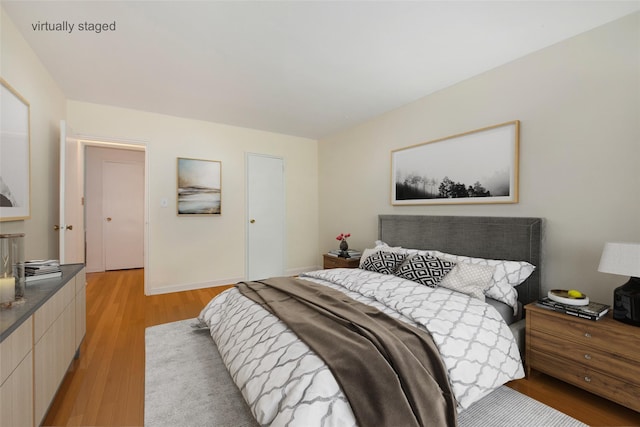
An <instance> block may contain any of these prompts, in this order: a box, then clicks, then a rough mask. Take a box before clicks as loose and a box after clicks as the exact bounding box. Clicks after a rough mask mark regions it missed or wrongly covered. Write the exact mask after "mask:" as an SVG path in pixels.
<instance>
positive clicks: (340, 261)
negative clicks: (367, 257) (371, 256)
mask: <svg viewBox="0 0 640 427" xmlns="http://www.w3.org/2000/svg"><path fill="white" fill-rule="evenodd" d="M323 257H324V268H358V266H359V265H360V258H340V257H335V256H331V255H327V254H324V255H323Z"/></svg>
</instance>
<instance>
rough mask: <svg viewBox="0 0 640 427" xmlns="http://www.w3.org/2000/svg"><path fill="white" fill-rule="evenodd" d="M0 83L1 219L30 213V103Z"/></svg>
mask: <svg viewBox="0 0 640 427" xmlns="http://www.w3.org/2000/svg"><path fill="white" fill-rule="evenodd" d="M0 83H1V85H0V86H1V87H0V90H1V93H0V103H1V105H0V221H18V220H23V219H28V218H30V217H31V181H30V129H29V120H30V118H29V108H30V107H29V103H28V102H27V100H26V99H24V98H23V97H22V96H20V94H19V93H18V92H16V91H15V90H14V89H13V88H12V87H11V86H9V84H8V83H7V82H6V81H5V80H4V79H2V78H0Z"/></svg>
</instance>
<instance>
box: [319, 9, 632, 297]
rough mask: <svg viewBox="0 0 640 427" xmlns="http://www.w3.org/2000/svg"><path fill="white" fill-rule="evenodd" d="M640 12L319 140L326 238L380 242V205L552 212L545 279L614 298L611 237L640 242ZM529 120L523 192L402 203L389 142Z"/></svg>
mask: <svg viewBox="0 0 640 427" xmlns="http://www.w3.org/2000/svg"><path fill="white" fill-rule="evenodd" d="M639 63H640V14H637V13H636V14H634V15H631V16H629V17H626V18H623V19H621V20H619V21H616V22H613V23H611V24H608V25H605V26H603V27H600V28H597V29H595V30H592V31H590V32H588V33H584V34H582V35H579V36H577V37H575V38H573V39H570V40H567V41H565V42H563V43H559V44H557V45H554V46H552V47H549V48H547V49H544V50H541V51H539V52H536V53H534V54H531V55H528V56H526V57H524V58H521V59H519V60H516V61H514V62H512V63H509V64H507V65H504V66H502V67H499V68H496V69H494V70H491V71H489V72H487V73H484V74H482V75H479V76H477V77H474V78H471V79H469V80H467V81H464V82H462V83H459V84H457V85H455V86H452V87H450V88H447V89H445V90H442V91H440V92H438V93H435V94H432V95H430V96H427V97H425V98H422V99H420V100H418V101H416V102H414V103H412V104H409V105H406V106H404V107H402V108H399V109H397V110H395V111H392V112H389V113H387V114H384V115H382V116H380V117H378V118H376V119H374V120H371V121H369V122H367V123H364V124H362V125H361V126H358V127H355V128H352V129H349V130H346V131H345V132H342V133H340V134H338V135H335V136H333V137H330V138H327V139H325V140H322V141H320V144H319V161H320V170H319V173H320V178H319V182H320V245H321V250H323V251H324V250H328V249H330V248H333V247H335V246H336V241H335V240H334V238H335V236H336V235H337V234H339V233H340V232H350V233H351V234H352V237H351V238H350V239H349V240H350V246H352V247H356V248H363V247H368V246H371V244H372V242H373V240H374V239H375V238H376V233H377V215H378V214H381V213H387V214H389V213H394V214H433V215H495V216H536V217H543V218H545V219H546V230H545V242H544V254H543V256H544V271H543V288H544V290H545V292H546V290H548V289H551V288H578V289H581V290H583V291H585V292H586V293H588V294H589V295H591V298H592V299H594V300H597V301H602V302H608V303H611V302H612V290H613V289H614V288H615V287H616V286H617V285H619V284H621V283H623V282H625V281H626V280H627V279H628V278H625V277H622V276H614V275H610V274H604V273H599V272H597V267H598V263H599V259H600V254H601V251H602V247H603V245H604V243H605V242H607V241H619V240H621V241H635V242H640V173H639V172H638V160H639V159H640V67H639ZM511 120H520V121H521V133H520V136H521V146H520V147H521V152H520V202H519V203H518V204H512V205H458V206H450V205H448V206H411V207H400V206H398V207H393V206H391V205H390V202H389V197H390V196H389V194H390V189H389V187H390V151H391V150H393V149H396V148H401V147H405V146H409V145H413V144H417V143H421V142H425V141H430V140H434V139H437V138H441V137H446V136H449V135H454V134H457V133H461V132H465V131H468V130H473V129H478V128H482V127H485V126H488V125H493V124H498V123H503V122H507V121H511Z"/></svg>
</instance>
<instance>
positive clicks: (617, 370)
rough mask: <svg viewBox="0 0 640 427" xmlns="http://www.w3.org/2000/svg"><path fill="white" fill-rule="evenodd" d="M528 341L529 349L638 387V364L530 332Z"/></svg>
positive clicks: (600, 351) (541, 333) (536, 331)
mask: <svg viewBox="0 0 640 427" xmlns="http://www.w3.org/2000/svg"><path fill="white" fill-rule="evenodd" d="M529 339H530V340H531V343H530V345H531V349H532V350H534V351H537V352H540V353H542V354H547V355H554V356H556V357H561V358H563V359H566V360H568V361H571V362H573V363H576V364H580V365H582V366H584V367H586V368H589V369H595V370H598V371H600V372H603V373H605V374H608V375H611V376H613V377H617V378H625V379H626V380H627V381H628V382H630V383H633V384H636V385H638V386H640V364H638V363H637V362H634V361H632V360H628V359H625V358H623V357H619V356H615V355H612V354H610V353H607V352H604V351H602V350H598V349H596V348H595V347H588V346H583V345H580V344H576V343H574V342H572V341H567V340H564V339H562V338H559V337H556V336H553V335H549V334H546V333H543V332H540V331H538V330H535V329H534V330H532V331H531V333H530V335H529Z"/></svg>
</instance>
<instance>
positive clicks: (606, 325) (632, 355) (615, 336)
mask: <svg viewBox="0 0 640 427" xmlns="http://www.w3.org/2000/svg"><path fill="white" fill-rule="evenodd" d="M527 316H531V319H530V324H531V325H534V330H535V331H542V332H545V333H547V334H549V335H554V336H556V337H559V338H562V339H563V340H571V341H573V342H575V343H578V344H581V345H584V346H587V347H589V348H596V349H600V350H603V351H605V352H607V353H608V354H611V353H615V354H620V355H623V356H625V357H627V358H629V359H631V360H635V361H638V362H640V354H639V353H638V349H640V333H639V332H640V331H638V330H636V329H635V328H634V327H633V326H629V325H624V324H622V323H620V322H617V321H615V320H612V319H610V318H605V319H601V320H598V321H592V320H584V319H578V318H573V317H570V316H568V315H566V314H562V313H554V312H546V310H545V312H537V311H534V310H529V312H528V313H527Z"/></svg>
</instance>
